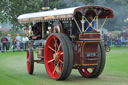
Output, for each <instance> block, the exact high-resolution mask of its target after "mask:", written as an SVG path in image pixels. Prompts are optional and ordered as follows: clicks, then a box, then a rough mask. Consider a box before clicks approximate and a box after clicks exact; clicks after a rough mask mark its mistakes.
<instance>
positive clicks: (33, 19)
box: [18, 6, 114, 80]
mask: <svg viewBox="0 0 128 85" xmlns="http://www.w3.org/2000/svg"><path fill="white" fill-rule="evenodd" d="M113 16H114V15H113V11H112V10H111V9H110V8H106V7H102V6H81V7H73V8H66V9H60V10H52V11H45V12H37V13H29V14H23V15H20V16H19V17H18V20H19V22H20V23H28V24H29V25H31V32H32V34H31V32H30V33H28V34H29V37H30V39H31V40H41V39H43V41H42V42H41V45H39V46H38V48H37V57H38V60H35V59H34V52H33V49H32V45H31V41H30V43H29V48H28V50H27V71H28V73H29V74H33V71H34V62H37V63H44V64H45V68H46V71H47V73H48V75H49V76H50V77H51V78H52V79H55V80H64V79H67V78H68V76H69V75H70V73H71V71H72V69H78V71H79V72H80V74H81V75H82V76H83V77H86V78H94V77H98V76H99V75H100V74H101V72H102V71H103V69H104V65H105V48H104V43H103V42H102V39H101V37H100V36H101V33H102V28H103V25H104V23H105V21H106V19H107V18H113ZM100 19H105V20H104V21H103V20H102V21H103V23H102V24H100V21H99V20H100ZM98 24H99V26H98ZM99 27H101V28H99ZM44 41H45V42H44ZM37 42H38V41H37Z"/></svg>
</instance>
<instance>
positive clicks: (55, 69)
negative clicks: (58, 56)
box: [52, 63, 58, 74]
mask: <svg viewBox="0 0 128 85" xmlns="http://www.w3.org/2000/svg"><path fill="white" fill-rule="evenodd" d="M57 67H58V63H57V65H56V66H55V68H54V70H53V72H52V74H54V73H55V71H56V69H57Z"/></svg>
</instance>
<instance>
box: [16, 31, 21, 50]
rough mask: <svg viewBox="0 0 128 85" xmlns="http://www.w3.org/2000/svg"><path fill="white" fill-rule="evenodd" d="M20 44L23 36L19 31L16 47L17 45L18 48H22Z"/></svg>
mask: <svg viewBox="0 0 128 85" xmlns="http://www.w3.org/2000/svg"><path fill="white" fill-rule="evenodd" d="M20 44H21V36H20V35H19V33H17V36H16V47H17V50H20Z"/></svg>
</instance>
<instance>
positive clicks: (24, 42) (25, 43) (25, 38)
mask: <svg viewBox="0 0 128 85" xmlns="http://www.w3.org/2000/svg"><path fill="white" fill-rule="evenodd" d="M28 41H29V39H28V37H27V36H26V35H24V37H23V44H24V50H26V49H27V44H28Z"/></svg>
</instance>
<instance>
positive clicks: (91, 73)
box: [78, 43, 105, 78]
mask: <svg viewBox="0 0 128 85" xmlns="http://www.w3.org/2000/svg"><path fill="white" fill-rule="evenodd" d="M97 50H98V51H97V54H98V59H99V60H98V66H97V67H96V68H79V69H78V70H79V72H80V74H81V75H82V76H83V77H86V78H95V77H98V76H99V75H100V74H101V73H102V71H103V69H104V65H105V47H104V44H103V43H99V46H98V49H97Z"/></svg>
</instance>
